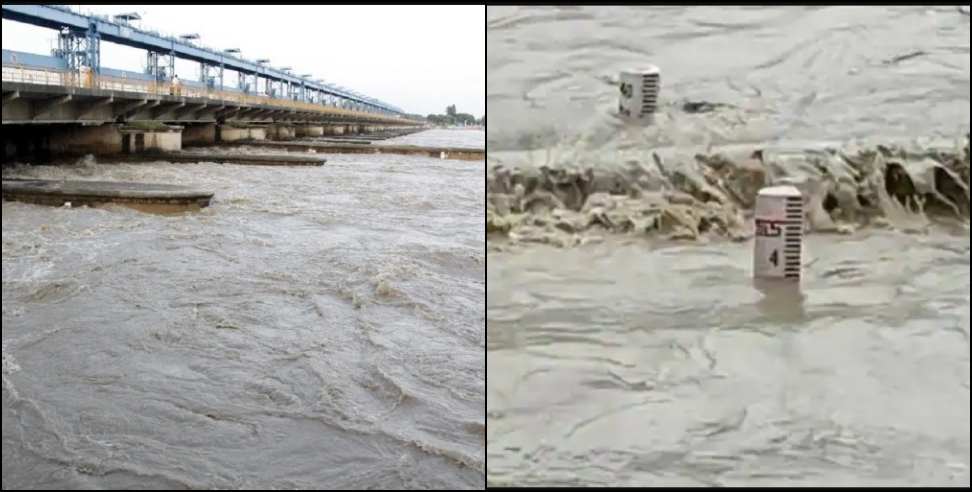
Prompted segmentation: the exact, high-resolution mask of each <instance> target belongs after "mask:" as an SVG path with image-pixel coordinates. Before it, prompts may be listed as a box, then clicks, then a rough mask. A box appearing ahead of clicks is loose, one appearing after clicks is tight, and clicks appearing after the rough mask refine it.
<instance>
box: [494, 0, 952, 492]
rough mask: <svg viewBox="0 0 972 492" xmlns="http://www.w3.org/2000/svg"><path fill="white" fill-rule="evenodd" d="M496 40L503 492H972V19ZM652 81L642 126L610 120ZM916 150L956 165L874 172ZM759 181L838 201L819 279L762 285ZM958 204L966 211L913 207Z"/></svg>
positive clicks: (692, 23)
mask: <svg viewBox="0 0 972 492" xmlns="http://www.w3.org/2000/svg"><path fill="white" fill-rule="evenodd" d="M487 26H488V27H487V38H488V39H487V67H488V83H487V99H488V105H489V108H490V110H492V114H491V115H490V118H491V120H490V121H491V125H490V127H489V129H488V131H487V142H488V149H489V153H488V156H487V166H488V169H489V175H488V176H487V187H488V189H489V192H488V195H487V206H488V207H489V210H488V212H487V213H488V219H487V220H488V223H487V224H488V225H487V227H488V228H490V234H489V236H488V238H487V247H488V253H487V262H488V269H487V308H486V318H487V356H486V360H487V376H488V378H487V381H488V383H487V397H486V405H487V436H486V453H487V483H488V484H489V485H490V486H494V485H496V486H498V485H625V486H661V485H735V486H740V485H803V486H808V485H823V486H827V485H830V486H838V485H963V486H968V485H969V482H970V472H969V466H970V448H969V420H970V413H969V396H970V395H969V288H970V282H969V268H970V265H969V257H970V241H969V226H968V205H969V198H968V197H969V194H968V187H969V182H968V179H969V178H968V166H969V164H968V150H967V149H968V140H967V139H968V137H967V135H968V131H969V17H968V9H967V8H964V9H959V8H956V7H888V8H886V7H747V8H724V7H665V8H662V7H658V8H655V7H651V8H648V7H644V8H614V7H560V8H552V7H547V8H539V7H530V8H525V7H487ZM647 63H651V64H654V65H658V66H659V67H660V68H661V73H662V91H661V100H662V101H661V102H662V104H661V109H660V111H659V115H658V120H657V122H656V124H655V125H653V126H650V127H646V126H640V125H636V124H631V123H628V122H624V121H621V120H619V119H618V118H617V117H616V116H615V115H614V113H615V112H616V109H617V103H618V88H617V85H616V81H617V76H618V73H619V72H620V71H621V70H624V69H629V68H636V67H639V66H643V65H644V64H647ZM686 102H708V103H713V104H714V105H716V109H715V110H712V111H706V112H692V111H688V110H687V109H686V107H687V106H686V104H685V103H686ZM915 139H919V140H915ZM935 139H939V140H940V141H947V142H951V143H945V144H943V145H939V144H931V143H930V142H931V141H932V140H935ZM864 140H868V141H869V142H870V143H867V144H866V145H865V144H861V141H864ZM902 141H905V142H909V143H908V145H911V147H910V148H912V149H913V150H914V149H923V148H930V147H937V148H939V149H941V148H947V149H951V150H947V151H944V152H945V153H947V154H948V155H947V156H944V154H942V153H940V152H938V151H935V152H931V151H928V153H926V154H922V153H921V151H920V150H916V151H915V152H914V153H913V154H910V155H904V154H901V155H899V154H898V153H896V152H891V151H888V152H884V151H883V150H882V151H874V152H871V153H870V154H867V155H868V156H869V157H868V158H867V159H857V157H858V156H859V155H863V154H860V153H859V151H860V149H862V148H869V149H876V148H878V145H879V144H880V143H881V142H902ZM956 142H958V143H956ZM821 145H825V146H830V147H832V148H833V149H834V150H833V152H831V153H827V152H823V151H821V150H820V149H819V148H816V149H815V150H813V151H812V152H811V151H810V150H808V149H810V148H811V147H819V146H821ZM727 147H732V148H734V149H735V150H739V149H743V150H745V151H746V152H744V153H741V154H740V155H745V156H746V157H744V158H736V157H733V156H732V155H735V154H732V155H730V154H731V153H727V154H726V155H730V157H729V158H727V160H726V162H728V164H725V165H722V166H723V167H722V168H721V169H722V170H725V169H728V170H729V171H728V172H727V173H726V174H719V173H720V172H722V170H720V171H719V172H714V171H713V169H714V167H713V166H709V163H711V162H713V159H711V157H712V156H715V155H717V154H719V153H720V152H722V150H721V149H724V148H727ZM850 147H853V149H855V150H853V151H851V150H847V149H848V148H850ZM784 148H785V151H784V150H781V149H784ZM658 149H662V150H658ZM754 149H760V150H763V149H769V150H767V152H766V153H765V154H762V155H760V157H758V158H755V157H750V154H752V153H753V152H752V151H753V150H754ZM656 150H658V151H657V152H656ZM735 150H734V152H735ZM771 151H772V152H771ZM774 152H775V153H776V154H774V155H772V156H771V155H770V154H773V153H774ZM787 153H789V154H788V157H786V158H784V157H779V155H784V154H787ZM697 156H701V157H697ZM720 162H721V161H720ZM707 166H708V167H709V168H708V169H707ZM753 166H756V167H758V168H759V172H755V171H753V172H751V174H746V172H748V171H747V170H751V169H752V168H753ZM764 167H765V169H768V170H769V171H766V173H765V175H764V174H763V171H762V169H764ZM932 168H936V169H939V171H935V173H940V174H941V176H945V175H948V176H951V177H950V178H948V179H943V180H942V182H939V181H938V180H937V179H931V178H929V176H930V174H929V169H932ZM737 171H738V172H737ZM901 175H907V176H909V179H907V180H905V179H904V178H902V180H903V181H902V182H904V181H907V182H908V183H911V184H912V186H911V188H909V190H910V191H907V192H905V191H902V190H903V189H904V188H905V187H899V186H898V185H899V184H900V182H895V181H894V179H896V178H895V177H896V176H901ZM750 176H755V177H759V178H760V181H761V182H762V179H763V178H764V177H765V178H766V182H767V184H768V183H770V182H774V180H775V179H777V178H779V177H786V178H788V179H789V178H793V179H797V184H798V185H799V186H801V190H802V191H808V190H809V192H810V194H812V195H813V196H812V197H809V199H810V202H811V203H814V200H817V198H819V200H818V201H817V202H816V208H817V209H819V212H820V213H819V216H814V217H811V218H810V219H812V220H810V223H809V224H808V228H809V233H808V235H807V239H806V253H805V257H804V261H803V264H804V270H803V271H804V277H803V279H802V282H801V284H800V286H799V287H784V286H780V285H773V284H771V285H761V284H754V283H753V281H752V262H753V259H752V252H753V242H752V235H751V231H748V232H747V231H746V229H747V227H745V226H744V223H745V222H746V220H749V219H751V215H750V214H749V212H751V203H749V204H746V203H745V202H746V200H745V197H742V198H741V196H742V195H741V194H739V193H736V192H739V191H748V192H749V194H750V195H749V198H750V199H751V198H752V192H753V190H754V189H755V188H753V187H752V186H750V184H747V183H745V182H743V180H742V178H743V177H750ZM734 180H736V181H734ZM944 182H948V183H949V184H948V185H947V186H939V185H941V184H942V183H944ZM737 185H738V186H737ZM899 188H900V189H899ZM945 188H948V189H951V190H954V191H955V193H954V194H951V195H950V196H952V198H951V199H949V201H950V202H951V203H952V204H953V205H955V207H953V208H952V209H951V210H954V212H953V211H947V212H941V213H939V212H933V211H932V210H931V207H930V206H929V207H926V208H924V209H923V208H922V207H920V206H919V207H914V206H912V205H914V203H913V202H908V203H911V205H905V206H901V204H900V203H899V202H898V201H896V198H895V197H904V196H905V195H906V194H909V193H910V194H912V195H914V197H917V198H919V201H922V203H925V202H923V200H924V199H925V198H922V197H919V196H918V195H920V194H921V193H919V191H916V190H927V192H928V193H929V194H931V195H935V194H937V193H938V192H942V193H941V194H949V193H951V192H945V191H943V190H944V189H945ZM820 189H824V190H825V191H822V192H821V191H819V190H820ZM936 189H937V191H936ZM826 190H830V191H826ZM672 195H677V196H676V197H675V198H672ZM817 195H819V197H818V196H817ZM926 196H927V195H926ZM825 197H826V200H825V199H824V198H825ZM831 197H833V202H834V203H838V205H829V206H822V205H821V202H823V201H828V200H830V199H831ZM845 197H850V199H849V200H845ZM676 198H677V200H676ZM930 200H931V201H929V202H927V203H931V202H932V201H934V200H936V199H935V198H931V199H930ZM659 204H661V205H659ZM852 204H853V205H854V206H853V207H852V206H851V205H852ZM943 210H944V209H943ZM612 214H613V215H612ZM686 217H687V218H686ZM699 217H701V219H699ZM494 218H495V220H494ZM666 222H667V223H668V224H671V223H672V222H675V223H676V225H675V226H671V225H668V226H663V225H657V224H664V223H666ZM646 224H648V225H646ZM652 224H655V225H652ZM702 225H706V227H705V228H703V227H702Z"/></svg>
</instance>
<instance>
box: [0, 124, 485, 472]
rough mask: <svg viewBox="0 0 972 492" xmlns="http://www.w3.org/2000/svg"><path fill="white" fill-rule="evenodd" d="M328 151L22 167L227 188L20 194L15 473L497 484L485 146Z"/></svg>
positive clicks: (14, 214)
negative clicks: (185, 201) (162, 205)
mask: <svg viewBox="0 0 972 492" xmlns="http://www.w3.org/2000/svg"><path fill="white" fill-rule="evenodd" d="M434 133H435V135H433V137H434V138H437V139H439V140H444V141H450V138H451V142H452V143H454V144H456V145H464V144H467V143H468V142H469V140H470V139H471V140H472V141H474V142H475V141H477V140H478V141H482V139H483V136H482V135H481V134H480V135H475V134H473V133H468V132H446V133H442V132H434ZM411 138H412V139H413V140H414V139H419V140H421V139H422V138H427V136H423V135H421V134H417V135H413V136H411ZM403 140H405V141H406V142H408V141H409V137H404V138H403ZM326 157H327V158H328V159H329V160H328V162H327V164H326V165H324V166H323V167H313V168H308V167H264V166H235V165H220V164H213V163H200V164H172V163H164V162H156V163H141V164H135V163H120V164H102V163H98V162H97V160H96V159H90V158H88V159H81V160H79V161H78V162H77V163H73V164H67V165H61V166H31V167H27V166H16V167H12V168H6V169H4V177H14V176H17V177H35V178H46V179H61V178H64V179H88V180H102V181H104V180H119V181H140V182H148V183H172V184H186V185H192V186H195V187H200V188H207V189H211V190H214V191H215V192H216V195H215V197H214V199H213V202H212V204H211V206H210V207H208V208H205V209H203V210H202V211H200V212H195V213H187V214H176V215H153V214H146V213H141V212H137V211H134V210H131V209H128V208H124V207H116V206H109V207H105V208H73V209H71V208H51V207H44V206H36V205H28V204H21V203H10V202H4V203H3V488H4V489H7V488H60V487H64V488H128V487H134V488H271V489H276V488H311V489H313V488H330V487H334V488H344V487H348V488H397V487H404V488H451V487H454V488H460V489H474V488H478V489H482V488H483V487H484V485H485V457H484V452H485V450H484V447H485V412H484V407H485V402H484V399H485V364H484V352H485V345H486V336H485V330H484V320H485V312H484V311H485V306H484V305H483V297H484V293H485V268H486V266H485V258H484V254H485V253H484V244H485V233H484V231H483V227H482V224H483V210H484V202H483V199H484V198H483V193H482V190H483V188H484V181H483V180H484V177H483V164H482V162H478V163H477V162H469V161H453V160H440V159H429V158H421V157H413V156H395V155H380V156H372V155H361V154H354V155H328V156H326Z"/></svg>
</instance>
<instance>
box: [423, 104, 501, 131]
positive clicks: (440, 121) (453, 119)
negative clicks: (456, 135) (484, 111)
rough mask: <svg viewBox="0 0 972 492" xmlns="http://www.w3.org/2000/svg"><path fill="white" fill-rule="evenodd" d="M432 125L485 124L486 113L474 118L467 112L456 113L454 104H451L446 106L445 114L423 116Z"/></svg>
mask: <svg viewBox="0 0 972 492" xmlns="http://www.w3.org/2000/svg"><path fill="white" fill-rule="evenodd" d="M425 119H427V120H428V121H429V123H432V124H433V125H439V126H457V125H467V126H475V125H483V126H485V125H486V115H483V117H482V118H479V119H478V120H477V119H476V117H475V116H473V115H471V114H469V113H458V112H456V105H455V104H452V105H450V106H448V107H446V112H445V114H430V115H428V116H426V117H425Z"/></svg>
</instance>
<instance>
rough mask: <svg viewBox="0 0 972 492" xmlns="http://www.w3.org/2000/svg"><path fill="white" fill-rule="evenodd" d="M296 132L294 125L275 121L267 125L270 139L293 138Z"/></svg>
mask: <svg viewBox="0 0 972 492" xmlns="http://www.w3.org/2000/svg"><path fill="white" fill-rule="evenodd" d="M295 133H296V127H295V126H294V125H287V124H283V123H273V124H271V125H267V138H268V139H270V140H293V139H294V135H295Z"/></svg>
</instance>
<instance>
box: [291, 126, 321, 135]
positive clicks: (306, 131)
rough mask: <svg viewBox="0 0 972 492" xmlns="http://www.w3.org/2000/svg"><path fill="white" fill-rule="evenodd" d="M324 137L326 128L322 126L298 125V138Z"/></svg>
mask: <svg viewBox="0 0 972 492" xmlns="http://www.w3.org/2000/svg"><path fill="white" fill-rule="evenodd" d="M321 135H324V127H323V126H321V125H298V126H297V136H298V137H320V136H321Z"/></svg>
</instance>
